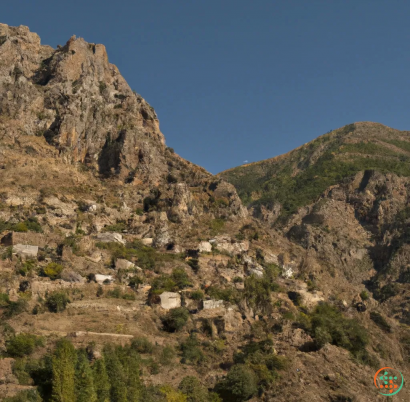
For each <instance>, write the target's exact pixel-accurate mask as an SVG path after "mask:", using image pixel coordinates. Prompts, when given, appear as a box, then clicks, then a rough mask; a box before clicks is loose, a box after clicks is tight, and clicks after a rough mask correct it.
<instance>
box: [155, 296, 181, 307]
mask: <svg viewBox="0 0 410 402" xmlns="http://www.w3.org/2000/svg"><path fill="white" fill-rule="evenodd" d="M159 297H160V299H161V307H162V308H164V309H166V310H170V309H171V308H176V307H181V295H180V294H179V293H174V292H164V293H162V294H161V295H160V296H159Z"/></svg>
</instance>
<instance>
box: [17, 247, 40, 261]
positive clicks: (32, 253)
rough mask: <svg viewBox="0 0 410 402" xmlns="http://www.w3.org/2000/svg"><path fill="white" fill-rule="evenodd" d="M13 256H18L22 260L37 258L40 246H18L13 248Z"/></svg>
mask: <svg viewBox="0 0 410 402" xmlns="http://www.w3.org/2000/svg"><path fill="white" fill-rule="evenodd" d="M13 254H17V255H18V256H19V257H22V258H37V254H38V246H31V245H28V244H16V245H15V246H13Z"/></svg>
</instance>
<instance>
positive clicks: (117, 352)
mask: <svg viewBox="0 0 410 402" xmlns="http://www.w3.org/2000/svg"><path fill="white" fill-rule="evenodd" d="M406 141H407V134H406V133H404V132H397V131H395V130H392V129H388V128H386V127H384V126H382V125H378V124H374V123H357V124H355V125H351V126H347V127H346V128H343V129H340V130H335V131H334V132H332V133H329V134H326V135H325V136H322V137H319V138H318V139H317V140H315V141H314V142H313V143H312V144H313V145H310V144H307V145H305V146H303V147H301V148H298V149H297V150H295V151H292V152H291V153H289V154H287V155H284V156H282V157H277V158H275V159H273V160H269V161H263V162H260V163H256V164H251V165H249V166H244V167H241V168H238V169H234V170H231V171H229V172H225V173H223V174H222V176H223V177H224V178H226V179H227V180H228V181H231V182H232V184H231V183H229V182H228V181H225V180H224V179H223V178H221V177H216V176H212V175H211V174H210V173H208V172H207V171H206V170H205V169H203V168H201V167H199V166H196V165H194V164H193V163H191V162H189V161H186V160H184V159H183V158H181V157H180V156H178V154H177V153H176V152H175V151H174V150H173V149H171V148H169V147H167V146H166V143H165V138H164V136H163V134H162V133H161V131H160V128H159V121H158V118H157V115H156V113H155V110H154V109H153V107H152V106H150V105H149V104H148V103H147V102H146V101H145V100H144V99H143V98H142V97H141V96H140V95H138V94H137V93H136V92H134V91H132V90H131V88H130V87H129V86H128V84H127V83H126V82H125V80H124V79H123V77H122V76H121V74H120V72H119V70H118V68H117V67H115V66H114V65H112V64H110V63H109V61H108V55H107V53H106V51H105V48H104V46H103V45H98V44H93V43H87V42H86V41H85V40H84V39H82V38H76V37H72V38H70V39H69V40H68V42H67V43H66V44H65V45H64V46H58V47H57V49H53V48H51V47H49V46H43V45H41V42H40V38H39V37H38V35H36V34H35V33H32V32H30V30H29V29H28V28H27V27H24V26H20V27H10V26H8V25H5V24H0V183H1V186H0V400H3V401H5V402H27V401H30V402H40V401H44V402H48V401H53V402H82V401H87V402H88V401H94V402H95V401H98V402H100V401H101V402H107V401H109V402H131V401H132V402H171V401H172V402H221V401H222V402H225V401H226V402H231V401H233V402H241V401H252V402H256V401H264V402H267V401H272V400H275V401H278V402H293V401H295V402H312V401H317V402H325V401H330V402H343V401H356V402H371V401H374V400H381V399H380V398H382V396H381V395H379V391H380V389H378V388H376V387H375V386H374V383H373V377H374V374H375V373H376V371H377V370H379V369H380V368H382V367H386V366H389V367H393V368H394V369H396V370H400V372H401V373H403V376H404V378H409V376H410V328H409V325H410V306H409V304H408V301H409V300H410V290H409V282H410V279H409V278H410V275H409V269H408V266H410V257H409V256H410V254H409V250H408V229H407V226H408V223H409V219H410V213H409V205H408V199H409V196H410V185H409V184H410V182H409V180H410V179H408V178H407V173H408V161H407V158H408V152H410V150H409V151H408V150H407V148H406V146H407V144H408V143H407V142H406ZM248 169H249V170H248ZM369 169H371V170H369ZM242 182H243V184H244V185H243V186H241V185H240V184H241V183H242ZM234 185H235V186H237V189H238V190H236V189H235V186H234ZM237 191H238V192H237ZM238 193H239V195H240V196H241V197H242V199H243V200H244V201H245V202H246V206H249V208H246V206H245V205H244V204H243V203H242V201H241V199H240V197H239V196H238ZM278 217H281V220H280V224H277V223H278V222H279V221H278ZM378 381H379V380H378ZM395 385H397V384H395ZM386 391H389V390H386ZM409 395H410V391H409V390H408V389H406V387H404V388H403V389H402V390H401V391H400V393H399V394H397V395H396V396H395V400H397V401H407V400H409ZM378 398H379V399H378Z"/></svg>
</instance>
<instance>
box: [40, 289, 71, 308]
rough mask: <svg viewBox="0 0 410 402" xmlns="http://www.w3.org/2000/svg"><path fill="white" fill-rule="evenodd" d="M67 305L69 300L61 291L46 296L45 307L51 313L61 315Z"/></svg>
mask: <svg viewBox="0 0 410 402" xmlns="http://www.w3.org/2000/svg"><path fill="white" fill-rule="evenodd" d="M68 303H70V299H69V297H68V296H67V294H66V293H65V292H62V291H56V292H52V293H50V294H49V295H47V296H46V301H45V304H46V307H47V308H48V309H49V311H51V312H52V313H61V312H62V311H64V310H65V309H66V307H67V304H68Z"/></svg>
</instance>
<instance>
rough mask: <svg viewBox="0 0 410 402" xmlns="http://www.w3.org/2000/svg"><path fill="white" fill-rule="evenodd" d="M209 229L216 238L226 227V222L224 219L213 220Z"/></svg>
mask: <svg viewBox="0 0 410 402" xmlns="http://www.w3.org/2000/svg"><path fill="white" fill-rule="evenodd" d="M209 227H210V229H211V235H212V236H215V235H217V234H218V233H220V232H221V231H222V229H223V228H224V227H225V221H224V220H223V219H213V220H212V221H211V223H210V224H209Z"/></svg>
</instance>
